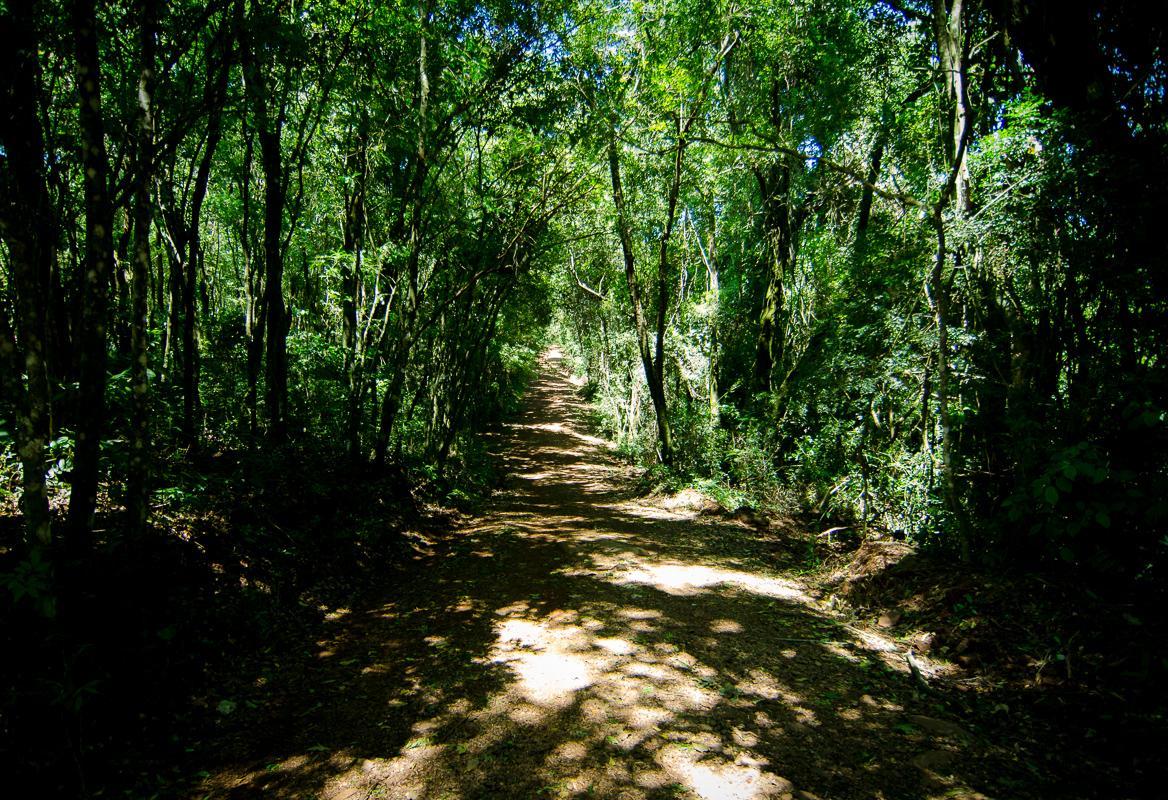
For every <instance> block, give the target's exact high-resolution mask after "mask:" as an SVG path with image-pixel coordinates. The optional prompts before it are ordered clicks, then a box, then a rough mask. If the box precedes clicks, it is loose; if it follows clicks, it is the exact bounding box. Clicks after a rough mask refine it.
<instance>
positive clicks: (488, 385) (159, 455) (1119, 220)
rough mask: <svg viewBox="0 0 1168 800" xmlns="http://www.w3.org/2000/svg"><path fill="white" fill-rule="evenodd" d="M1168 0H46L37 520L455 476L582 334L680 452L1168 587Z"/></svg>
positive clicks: (23, 410) (13, 475) (16, 364)
mask: <svg viewBox="0 0 1168 800" xmlns="http://www.w3.org/2000/svg"><path fill="white" fill-rule="evenodd" d="M1149 15H1151V11H1150V10H1149V8H1148V6H1147V5H1146V4H1140V3H1100V2H1096V3H1091V2H1075V3H1072V4H1069V5H1068V4H1053V3H1025V4H1023V3H1011V2H963V1H962V0H946V1H942V0H937V2H934V3H926V2H915V1H913V0H903V1H901V2H874V3H873V2H848V1H846V0H833V2H828V3H819V2H816V3H802V2H793V3H780V4H762V5H756V4H750V3H735V2H730V3H713V4H711V3H704V2H703V3H688V2H661V3H656V2H648V3H639V2H638V3H603V2H602V3H587V2H585V3H530V4H527V3H512V2H507V3H498V4H493V5H492V4H490V3H486V4H482V3H463V2H457V3H441V2H436V1H435V2H426V3H422V4H420V5H415V4H404V5H403V4H393V3H388V4H387V3H361V2H356V3H344V2H337V3H309V4H300V3H295V2H289V3H276V4H269V3H248V2H242V1H240V2H226V1H223V2H213V3H209V4H195V3H191V4H186V3H158V2H151V1H150V0H143V1H142V2H133V3H131V2H126V3H112V4H101V6H100V7H99V6H98V4H96V3H89V4H87V3H84V2H80V3H71V4H65V5H63V6H60V5H57V4H47V3H44V4H38V3H10V4H6V6H5V9H4V14H3V38H4V41H5V42H6V43H7V46H6V47H5V48H4V59H5V62H4V65H3V73H4V75H5V104H4V106H5V111H4V115H3V131H2V134H3V139H2V145H0V146H2V150H0V156H2V160H0V166H2V173H0V175H2V179H3V198H4V205H3V209H2V211H3V214H2V216H0V222H2V225H3V227H2V232H3V251H2V258H3V266H4V269H3V277H2V280H3V283H2V284H0V290H2V293H3V294H2V298H3V313H2V314H0V320H2V322H3V329H2V331H0V333H2V339H0V346H2V351H3V354H4V357H5V359H6V366H5V370H4V376H5V380H4V394H3V404H2V408H0V412H2V417H0V419H2V420H3V423H2V428H0V432H2V435H3V437H4V438H3V447H4V459H5V462H4V463H5V465H6V466H5V472H4V475H5V476H6V483H5V490H4V491H5V492H6V493H8V496H10V497H19V498H20V503H21V510H22V512H23V516H24V523H25V525H26V527H27V535H26V537H25V539H26V541H27V542H28V543H30V544H31V543H37V544H38V545H41V546H43V545H49V544H51V543H53V542H56V541H60V542H62V543H64V544H66V545H68V546H70V547H74V546H75V547H76V548H78V549H80V550H84V549H85V548H86V547H88V546H90V545H91V544H92V539H93V537H92V532H91V531H92V527H93V524H94V515H95V513H96V512H97V509H98V507H99V505H100V506H101V507H102V508H103V509H109V510H111V511H112V510H113V509H114V508H116V507H119V506H121V507H124V508H125V510H126V523H127V524H128V525H129V526H130V527H131V528H140V527H141V526H143V525H144V524H146V523H147V521H148V519H149V517H150V509H151V506H152V503H153V502H154V501H153V500H152V498H153V497H154V496H155V494H156V493H157V492H158V491H159V490H160V489H164V488H165V487H166V485H167V480H166V475H167V472H168V470H170V469H172V468H173V466H174V465H175V464H176V463H179V462H181V461H182V459H183V458H184V457H185V456H184V454H189V453H191V452H193V451H196V450H200V449H202V450H206V449H216V448H239V447H259V446H271V445H280V444H281V443H283V442H286V441H288V440H289V439H290V438H292V439H304V438H306V437H308V438H312V439H316V440H319V441H326V442H331V443H332V446H333V447H334V448H335V449H337V450H338V451H340V450H343V451H344V452H346V453H347V454H348V456H350V457H352V458H354V459H361V460H364V459H371V460H372V461H373V462H374V463H376V464H379V465H381V464H385V463H387V462H388V461H395V462H398V463H405V462H409V463H415V464H433V465H435V466H436V467H438V468H439V469H441V470H445V469H457V466H456V464H457V463H461V461H462V460H464V459H465V457H466V455H467V454H468V453H470V452H472V451H474V449H475V444H474V441H475V435H476V432H477V431H479V430H481V429H482V426H483V425H484V424H486V423H487V422H488V421H489V420H491V419H493V418H494V417H495V416H496V415H497V414H498V413H499V411H501V410H503V409H506V408H507V407H508V405H509V404H511V403H513V402H514V400H515V398H516V397H517V396H518V394H519V393H520V392H521V387H522V376H523V374H524V373H525V372H526V371H529V370H530V368H531V364H532V359H533V357H534V355H535V354H536V353H537V352H538V350H539V349H540V348H541V347H542V345H543V343H544V342H545V341H547V340H548V338H549V337H552V338H558V339H559V340H560V341H561V342H562V343H563V345H564V346H566V347H567V348H568V349H569V350H570V351H571V353H572V355H573V356H574V357H575V358H576V359H577V361H576V363H577V365H578V369H579V370H580V371H581V372H582V374H584V375H585V377H586V378H587V380H588V391H589V392H590V393H591V396H592V397H593V398H594V400H595V402H596V404H597V408H598V413H599V414H600V416H601V418H602V420H603V423H604V425H605V426H606V428H607V429H608V430H609V431H610V433H611V434H612V435H613V436H614V437H615V438H616V439H617V440H618V442H619V443H620V444H621V446H622V447H623V448H624V449H625V450H626V452H627V453H628V454H629V456H630V457H631V458H635V459H640V460H642V461H643V462H645V463H652V462H659V463H660V464H662V465H664V466H665V467H666V468H668V469H669V470H670V473H671V474H672V475H673V476H675V477H676V478H678V479H680V480H702V481H707V482H710V483H712V484H714V485H717V486H719V487H722V490H723V491H725V492H727V493H730V494H734V495H740V496H741V497H742V499H743V501H744V502H745V501H751V502H768V501H769V502H778V501H779V498H780V495H781V496H782V497H783V498H785V500H784V502H788V503H792V502H793V503H796V504H802V505H805V506H809V507H812V508H814V509H816V510H817V512H818V513H821V514H830V515H832V516H834V517H837V518H842V519H853V520H855V521H856V524H858V525H860V526H863V527H867V526H869V525H872V526H877V527H879V528H882V529H885V530H891V531H900V532H902V533H903V535H905V536H908V537H910V538H914V539H917V540H919V541H924V542H930V543H933V544H936V545H937V546H940V547H943V548H948V549H951V550H953V552H954V553H955V554H956V555H957V556H959V557H960V558H963V559H966V560H969V559H975V558H981V557H983V556H988V555H990V554H993V553H1000V551H1001V550H1002V549H1005V550H1007V551H1010V552H1012V553H1015V554H1017V555H1019V556H1021V557H1024V558H1026V559H1028V560H1031V561H1033V560H1035V559H1037V560H1043V559H1047V558H1053V559H1056V560H1063V561H1066V562H1069V563H1070V564H1073V565H1076V566H1078V567H1080V568H1083V569H1088V570H1095V571H1103V572H1109V571H1118V572H1121V573H1122V574H1125V575H1127V576H1130V577H1131V578H1138V579H1141V580H1152V579H1153V578H1154V573H1155V571H1156V570H1158V569H1161V568H1162V561H1163V557H1164V555H1165V552H1164V550H1165V548H1164V540H1163V537H1162V535H1161V532H1160V525H1161V524H1162V523H1163V521H1164V513H1165V508H1164V504H1163V500H1162V498H1163V497H1164V496H1165V493H1164V491H1163V489H1164V477H1165V476H1164V463H1163V458H1162V454H1163V452H1164V451H1163V444H1164V437H1165V418H1164V402H1163V399H1164V357H1163V353H1162V352H1161V350H1162V347H1163V344H1162V342H1163V337H1162V336H1161V335H1160V333H1161V322H1162V320H1163V319H1164V318H1165V315H1164V311H1165V309H1164V307H1163V305H1164V300H1165V292H1164V287H1163V285H1162V282H1163V278H1162V274H1163V271H1162V270H1161V269H1159V268H1158V266H1157V265H1158V264H1160V263H1161V259H1162V258H1163V255H1164V252H1163V242H1162V238H1163V237H1161V236H1159V235H1158V233H1157V231H1156V229H1155V227H1154V223H1153V220H1154V218H1155V210H1156V209H1158V208H1162V202H1161V201H1162V200H1163V197H1162V194H1163V191H1164V190H1163V187H1164V185H1165V182H1164V181H1163V180H1162V179H1161V178H1162V177H1163V176H1162V174H1161V173H1162V171H1163V167H1164V163H1165V160H1164V158H1163V156H1164V150H1163V147H1164V70H1165V65H1164V58H1163V50H1162V42H1161V38H1160V37H1161V35H1162V29H1161V26H1160V25H1159V24H1158V23H1157V22H1156V20H1155V19H1154V18H1153V16H1149ZM452 460H453V463H452ZM66 495H67V496H68V499H67V502H66V499H65V496H66ZM99 497H100V498H101V501H100V503H99ZM58 499H59V501H58ZM54 518H56V519H54ZM1111 531H1123V534H1122V535H1120V536H1114V535H1112V534H1111V533H1110V532H1111Z"/></svg>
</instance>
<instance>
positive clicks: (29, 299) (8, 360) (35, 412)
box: [0, 3, 55, 545]
mask: <svg viewBox="0 0 1168 800" xmlns="http://www.w3.org/2000/svg"><path fill="white" fill-rule="evenodd" d="M9 9H10V10H5V11H4V12H2V13H0V41H3V42H7V43H8V46H6V47H4V48H3V49H2V51H0V73H2V74H3V75H4V76H5V81H4V84H3V86H4V91H3V94H2V95H0V97H2V98H3V100H2V102H0V147H2V148H3V150H4V153H5V155H6V156H7V157H6V158H5V159H3V161H2V162H0V164H2V165H3V171H2V172H0V237H2V238H3V240H4V242H5V244H7V246H8V263H9V266H10V268H11V272H12V281H13V287H12V288H13V289H14V290H15V292H14V294H15V296H16V309H15V312H16V313H15V320H16V327H17V332H18V334H19V343H18V341H17V334H16V333H14V332H13V331H12V330H11V329H10V328H9V326H8V324H7V319H8V318H7V313H6V309H0V359H2V361H0V370H3V372H4V378H3V384H4V390H5V393H6V394H8V396H9V397H11V398H12V400H13V403H14V406H15V410H16V423H17V424H16V431H15V434H16V450H17V455H18V456H19V458H20V465H21V471H22V492H21V510H22V511H23V512H24V521H25V526H26V530H27V532H28V538H29V541H30V542H32V543H36V544H40V545H47V544H49V542H50V541H51V539H52V527H51V517H50V515H49V499H48V493H47V491H46V488H45V446H46V443H47V440H48V435H49V427H50V425H49V422H50V413H51V406H50V403H51V398H52V392H51V389H50V380H49V369H48V362H47V355H48V333H49V331H48V319H47V316H48V314H47V312H48V307H49V296H50V284H51V277H50V276H51V270H52V262H53V242H54V239H55V237H54V236H53V227H54V225H53V219H54V209H53V206H52V201H51V199H50V196H49V189H48V183H47V177H46V175H45V167H44V165H45V160H46V159H45V148H44V138H43V135H42V132H41V125H40V117H39V113H38V106H39V104H40V100H39V96H40V67H39V64H38V62H37V54H38V50H39V40H38V36H37V31H36V28H35V25H34V22H33V19H32V15H31V10H32V9H31V4H26V3H15V4H12V5H11V6H10V7H9ZM22 375H23V376H24V381H23V382H22V381H21V376H22Z"/></svg>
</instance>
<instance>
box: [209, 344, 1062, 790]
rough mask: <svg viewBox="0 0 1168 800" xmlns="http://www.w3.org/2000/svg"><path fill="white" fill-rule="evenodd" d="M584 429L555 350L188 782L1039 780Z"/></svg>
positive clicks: (672, 785) (407, 786) (744, 544)
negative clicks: (424, 528)
mask: <svg viewBox="0 0 1168 800" xmlns="http://www.w3.org/2000/svg"><path fill="white" fill-rule="evenodd" d="M586 430H587V429H586V426H585V424H584V407H583V405H582V403H581V402H580V401H579V400H578V399H577V396H576V394H575V392H574V390H573V387H572V386H571V384H570V383H569V382H568V381H567V379H566V377H565V376H564V374H563V368H562V366H561V364H560V362H559V360H558V359H557V358H556V357H555V354H554V353H553V354H551V355H549V356H548V357H547V358H546V359H545V362H544V373H543V378H542V380H541V381H540V382H538V383H537V384H536V385H535V386H534V387H533V390H532V392H531V394H530V397H529V399H528V402H527V406H526V411H525V413H524V414H523V415H522V416H521V417H520V418H519V419H517V420H515V421H513V423H512V424H510V425H509V426H508V427H507V428H506V429H505V430H504V431H502V432H501V433H499V434H496V435H495V437H494V439H495V440H494V441H493V442H492V447H493V448H494V449H495V451H496V452H497V453H498V454H499V455H500V457H501V458H502V459H503V461H504V463H505V465H506V469H507V471H508V482H507V486H506V488H505V489H504V490H503V491H502V492H500V493H499V494H498V495H497V497H496V498H495V499H494V501H493V503H492V505H491V507H490V509H489V510H488V512H487V513H486V514H485V515H484V516H483V517H481V518H479V519H477V520H475V521H473V522H472V523H470V524H467V525H465V526H463V527H461V528H460V529H459V530H457V531H456V532H455V533H454V534H453V535H452V537H451V538H450V540H449V541H447V542H444V543H443V544H442V545H441V546H440V547H439V548H438V550H439V551H440V554H439V555H437V556H435V557H434V558H432V559H431V560H429V561H428V562H424V563H423V565H422V566H421V568H420V569H418V570H416V571H415V572H413V573H403V574H407V575H408V576H409V577H408V582H406V583H402V584H400V585H395V586H390V587H388V588H387V590H386V596H385V598H383V599H380V600H379V601H378V602H372V603H369V604H368V605H367V606H365V607H360V608H356V607H354V608H351V609H335V610H333V611H332V613H331V614H330V615H329V620H330V621H329V625H330V635H329V636H328V637H327V638H325V639H322V640H321V641H319V642H318V643H317V646H318V648H319V652H318V653H317V654H316V655H315V658H314V659H313V660H312V661H311V664H312V666H311V667H310V669H309V674H308V675H299V676H297V678H296V679H295V680H291V679H289V680H288V681H285V682H282V681H281V680H280V678H279V676H275V677H274V678H273V680H272V683H271V687H270V699H269V700H268V703H269V707H268V708H266V709H264V710H263V711H262V713H261V714H259V715H258V716H260V717H262V723H257V721H256V719H254V718H253V719H251V720H249V721H247V722H246V723H245V721H244V720H243V719H242V718H241V719H240V720H238V722H237V724H236V726H235V728H234V729H233V730H230V731H226V732H225V735H224V750H225V751H227V750H229V751H230V754H229V755H228V756H221V757H220V758H219V759H218V760H216V761H214V763H211V764H209V765H205V768H206V770H207V774H208V776H209V777H207V778H206V779H205V781H204V783H203V785H202V786H201V787H200V792H199V794H198V796H208V795H209V796H211V797H216V798H252V797H274V798H293V797H295V798H309V797H319V798H372V797H386V798H395V799H396V798H416V799H417V800H422V798H427V799H433V800H438V798H451V799H452V800H453V799H454V798H486V797H500V798H521V797H533V798H534V797H612V798H630V800H631V799H633V798H638V799H641V798H643V799H648V798H673V797H678V798H682V797H684V798H695V797H696V798H743V800H745V799H746V798H772V797H773V798H794V797H803V798H808V797H821V798H825V800H826V798H890V799H891V798H933V797H937V798H939V797H948V798H961V797H964V798H978V797H986V796H995V797H1040V796H1052V795H1054V794H1061V792H1059V791H1054V788H1055V787H1051V786H1049V785H1047V786H1045V787H1044V786H1041V785H1039V784H1040V783H1041V781H1039V780H1038V779H1036V777H1035V775H1034V774H1032V770H1033V769H1034V768H1033V767H1030V768H1027V767H1026V766H1024V762H1022V761H1021V760H1020V759H1019V758H1018V755H1017V753H1016V751H1015V749H1013V746H1012V745H1010V744H1008V743H1006V744H1003V743H994V742H991V741H989V738H990V737H989V736H988V735H987V734H984V733H979V731H978V730H977V729H976V727H974V726H972V725H970V724H968V723H961V724H958V723H957V722H954V721H953V711H952V710H951V709H955V708H959V707H960V705H961V703H962V701H961V699H960V698H959V697H956V696H953V697H949V696H945V695H944V694H942V693H940V692H933V693H930V694H929V695H927V696H924V695H919V694H917V693H916V692H915V691H914V687H913V684H912V681H911V679H910V677H909V676H908V675H907V673H906V672H905V671H904V669H903V662H902V661H901V657H900V651H899V650H898V649H897V647H896V646H895V643H892V642H888V641H885V640H883V639H881V638H880V637H879V636H877V635H874V634H870V633H867V634H866V633H864V632H862V631H859V630H857V629H855V628H852V627H849V626H846V625H844V624H843V623H842V622H841V621H840V620H837V619H835V618H833V617H832V616H831V615H830V614H828V613H827V612H826V611H824V610H823V609H821V608H818V607H817V606H816V604H815V603H814V602H813V601H812V600H810V599H809V598H808V597H807V596H806V595H805V594H804V592H803V589H802V587H801V586H800V585H799V583H798V582H797V581H796V580H793V579H791V578H789V577H784V576H782V575H780V574H776V573H774V572H773V571H772V570H773V569H774V568H775V556H774V554H773V553H768V552H767V549H766V548H764V547H760V546H759V544H758V542H757V541H756V540H755V539H754V538H752V534H753V532H752V531H751V530H749V529H748V528H746V527H744V526H741V525H739V524H738V523H736V522H733V521H727V520H722V519H715V518H709V517H699V516H696V515H695V514H692V513H688V512H681V511H669V510H665V509H663V508H661V507H659V506H657V505H654V504H652V503H651V502H649V501H646V500H639V499H637V498H634V497H632V496H630V494H629V493H628V491H627V489H626V488H625V487H626V486H627V485H628V483H629V478H630V476H629V474H628V472H627V469H626V468H625V467H623V466H621V465H620V464H619V463H618V462H617V461H616V460H615V459H614V458H613V457H612V456H611V455H610V453H609V451H608V450H607V448H606V446H605V444H604V442H603V441H601V440H599V439H597V438H595V437H592V436H590V435H588V434H587V432H586ZM768 562H769V564H770V569H768V568H767V564H768ZM282 687H283V688H282ZM982 793H984V794H982Z"/></svg>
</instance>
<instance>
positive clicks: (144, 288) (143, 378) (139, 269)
mask: <svg viewBox="0 0 1168 800" xmlns="http://www.w3.org/2000/svg"><path fill="white" fill-rule="evenodd" d="M155 13H156V8H155V4H154V0H143V3H142V21H141V26H142V30H141V37H142V45H141V50H142V52H141V57H142V71H141V78H140V79H139V81H138V152H137V156H138V164H137V165H136V172H137V175H136V176H135V179H136V181H137V187H136V189H135V193H134V265H133V273H132V274H131V277H130V398H131V399H130V403H131V408H130V460H129V472H128V475H127V477H126V513H127V515H128V516H129V524H130V528H131V530H134V531H140V530H141V529H142V528H143V527H145V525H146V521H147V517H148V515H149V496H150V489H149V480H150V475H149V469H148V466H147V458H148V456H147V454H148V449H149V445H150V417H149V397H148V394H147V393H148V391H149V386H150V383H149V377H148V376H149V372H148V367H149V341H148V340H147V333H146V331H147V325H148V320H147V314H148V311H147V306H148V304H149V291H150V221H151V219H152V218H153V211H154V209H153V207H152V205H151V202H150V186H151V183H152V181H153V169H152V164H153V161H154V111H153V107H152V103H153V93H154V53H155V32H154V26H155Z"/></svg>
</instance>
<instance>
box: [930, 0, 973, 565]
mask: <svg viewBox="0 0 1168 800" xmlns="http://www.w3.org/2000/svg"><path fill="white" fill-rule="evenodd" d="M933 22H934V32H935V34H936V37H937V52H938V56H939V58H940V64H941V70H942V73H943V77H944V80H945V87H946V95H947V96H948V97H949V98H950V99H951V100H952V101H953V136H952V139H951V143H952V148H951V149H950V150H949V153H948V155H949V160H950V162H951V166H950V173H949V179H948V182H947V183H946V185H945V186H944V187H943V189H942V191H941V196H940V198H938V200H937V204H936V206H935V207H934V209H933V219H932V222H933V229H934V232H935V234H936V237H937V250H936V253H935V255H934V258H933V268H932V271H931V272H930V275H929V281H928V283H929V291H930V293H931V295H932V306H933V318H934V322H935V323H936V326H937V404H938V409H937V416H938V422H939V423H940V426H941V431H940V432H941V489H942V493H943V496H944V500H945V507H946V509H947V510H948V512H949V514H950V515H951V517H952V518H953V519H954V520H955V522H956V523H957V528H958V530H957V537H958V546H959V548H960V552H961V559H962V560H963V561H967V562H968V561H969V560H970V559H971V558H972V542H971V541H970V531H969V522H968V520H967V519H966V515H965V509H964V508H963V506H962V503H961V493H960V491H959V490H958V486H957V476H956V474H955V466H954V456H953V454H954V449H955V448H954V436H955V433H954V430H953V420H952V414H951V412H950V407H949V395H950V392H951V386H950V384H951V375H952V371H951V368H950V364H949V285H948V283H947V282H946V280H945V261H946V259H947V258H948V249H947V245H946V237H945V217H944V211H945V206H946V205H948V202H949V198H950V197H951V196H953V197H954V198H955V200H956V211H957V216H958V218H959V219H960V218H961V217H963V216H964V215H965V214H966V212H967V211H968V210H969V203H970V199H969V169H968V166H967V159H966V152H967V149H968V146H969V136H970V121H971V120H970V115H969V112H968V97H967V94H966V86H965V64H964V60H963V57H962V47H963V39H964V34H963V33H962V0H952V4H951V5H948V7H947V3H946V0H935V4H934V7H933Z"/></svg>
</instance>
